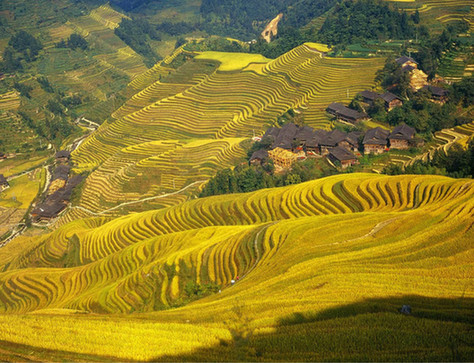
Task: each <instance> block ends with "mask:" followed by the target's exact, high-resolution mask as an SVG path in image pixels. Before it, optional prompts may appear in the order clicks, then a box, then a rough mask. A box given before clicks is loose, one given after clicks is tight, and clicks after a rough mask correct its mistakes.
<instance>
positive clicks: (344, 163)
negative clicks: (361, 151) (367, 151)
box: [328, 146, 358, 169]
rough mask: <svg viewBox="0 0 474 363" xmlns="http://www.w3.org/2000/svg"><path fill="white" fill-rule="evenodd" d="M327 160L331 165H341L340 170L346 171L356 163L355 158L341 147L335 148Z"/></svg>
mask: <svg viewBox="0 0 474 363" xmlns="http://www.w3.org/2000/svg"><path fill="white" fill-rule="evenodd" d="M328 159H329V160H331V161H332V162H333V163H336V164H339V163H340V164H341V168H342V169H346V168H348V167H350V166H352V165H355V164H357V163H358V160H357V157H356V156H355V155H354V154H353V153H351V152H350V151H348V150H346V149H345V148H343V147H340V146H338V147H335V148H333V149H331V151H330V152H329V154H328Z"/></svg>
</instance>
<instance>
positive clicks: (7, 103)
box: [0, 91, 20, 113]
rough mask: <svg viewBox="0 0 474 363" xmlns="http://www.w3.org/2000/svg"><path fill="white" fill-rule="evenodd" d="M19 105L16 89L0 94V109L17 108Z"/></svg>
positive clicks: (18, 95)
mask: <svg viewBox="0 0 474 363" xmlns="http://www.w3.org/2000/svg"><path fill="white" fill-rule="evenodd" d="M18 107H20V94H19V93H18V92H16V91H11V92H7V93H3V94H0V111H2V113H3V112H4V111H11V110H17V109H18Z"/></svg>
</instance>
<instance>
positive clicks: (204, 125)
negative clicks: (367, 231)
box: [73, 43, 382, 216]
mask: <svg viewBox="0 0 474 363" xmlns="http://www.w3.org/2000/svg"><path fill="white" fill-rule="evenodd" d="M315 47H316V45H313V44H311V43H308V44H305V45H302V46H300V47H298V48H295V49H294V50H292V51H291V52H289V53H287V54H284V55H283V56H281V57H279V58H277V59H275V60H273V61H269V60H265V61H264V63H252V62H253V60H254V58H255V56H254V55H246V54H242V53H239V54H236V55H235V56H234V57H239V58H241V59H240V61H239V62H238V63H237V64H241V65H240V67H241V69H237V70H233V71H222V70H221V69H219V68H218V69H217V70H213V67H212V64H213V63H209V62H211V60H206V53H203V54H201V55H199V57H196V58H199V59H194V60H190V61H188V63H186V64H185V65H183V66H182V67H180V68H178V70H177V71H173V69H171V68H169V64H170V63H172V61H173V58H174V57H176V56H177V54H179V53H180V52H183V51H182V49H179V50H178V51H177V52H176V53H175V55H173V56H172V57H170V58H169V59H165V60H164V61H163V62H162V63H161V64H160V65H157V66H155V67H154V68H153V69H151V70H149V71H148V72H146V73H145V74H144V75H143V76H140V77H137V78H136V80H134V81H133V82H132V83H131V84H130V89H135V90H136V91H138V92H137V93H135V95H133V96H132V97H131V98H130V99H129V100H128V101H127V102H125V104H124V105H123V106H122V107H121V108H120V109H119V110H117V111H116V112H115V113H114V117H116V119H115V120H113V121H112V122H107V123H105V124H104V125H102V126H101V127H100V128H99V130H98V131H97V132H96V133H95V134H94V135H93V136H92V137H90V138H89V139H87V140H86V141H85V142H84V143H82V144H81V145H80V147H79V148H78V149H77V150H76V151H75V152H74V154H73V161H74V163H75V165H76V170H77V171H84V170H91V169H95V168H97V170H95V171H94V172H93V173H92V174H91V175H90V176H89V178H88V179H87V182H86V184H85V188H84V192H83V195H82V199H81V202H80V206H81V207H84V208H86V209H88V210H90V211H91V212H93V213H98V212H102V211H104V210H106V209H108V208H111V207H113V206H114V205H117V204H119V203H122V202H124V201H126V200H136V199H138V198H139V195H138V194H135V195H133V194H132V193H133V192H136V191H138V189H137V188H138V181H139V180H141V179H142V178H141V177H140V175H153V172H152V168H155V167H156V166H157V165H158V164H160V163H161V164H160V165H162V167H160V169H159V173H160V174H161V179H160V178H156V179H154V180H151V181H150V183H148V184H147V183H145V184H144V183H140V188H142V189H140V193H141V194H144V195H146V196H152V195H159V193H167V192H170V191H176V190H179V189H181V188H183V187H185V186H186V185H188V184H189V183H190V181H192V180H197V178H196V177H195V178H194V179H190V180H187V177H186V175H190V176H191V175H193V173H189V174H188V171H185V170H187V169H186V168H189V166H187V163H188V161H186V159H187V156H186V155H190V154H191V153H192V154H193V158H192V159H193V165H204V164H206V163H208V161H209V158H210V157H211V156H212V155H216V154H215V153H216V152H215V151H213V146H212V145H216V146H217V144H219V143H217V141H218V140H221V141H223V142H224V143H226V142H228V141H225V140H228V139H229V138H236V137H241V138H242V137H245V138H249V137H250V136H252V134H253V133H254V132H256V133H262V132H263V130H264V128H265V125H268V124H271V123H273V122H275V121H276V118H277V117H278V116H279V115H281V114H282V113H284V112H286V111H287V110H288V109H289V108H297V107H300V106H303V107H305V108H306V111H305V112H306V116H305V122H306V123H307V124H308V125H310V126H313V127H323V128H325V127H328V126H329V124H330V123H329V119H328V118H327V116H326V114H325V111H324V110H325V108H326V107H327V105H328V104H329V103H331V102H333V101H347V99H348V97H349V98H350V97H352V96H353V95H354V94H355V93H356V92H357V91H360V90H362V89H365V88H366V87H368V86H370V85H371V84H372V83H373V79H374V75H375V72H376V70H377V69H379V68H380V67H381V63H382V60H381V59H377V58H376V59H334V58H327V57H323V56H322V55H321V53H320V52H319V51H317V50H316V49H315ZM185 54H186V53H185ZM187 56H188V57H189V56H191V55H187ZM209 57H211V56H210V55H209ZM216 57H217V59H219V53H213V54H212V59H213V60H214V59H216ZM222 58H223V59H228V58H227V55H226V54H225V53H223V54H222ZM167 67H168V68H167ZM242 67H243V68H242ZM206 69H207V70H208V71H203V70H206ZM355 75H357V77H356V76H355ZM160 78H161V81H160ZM196 139H199V140H201V145H202V147H201V148H200V149H199V151H197V150H196V151H191V149H190V150H189V151H188V150H186V148H187V147H189V148H190V147H191V146H192V145H193V144H191V143H189V144H187V146H186V147H184V148H183V149H181V150H182V151H180V150H178V149H179V148H180V147H181V146H179V144H178V143H177V141H176V140H196ZM234 140H235V139H234ZM187 142H188V141H186V143H187ZM181 143H183V141H181ZM158 144H159V145H161V146H159V147H158ZM220 144H221V145H224V144H223V143H220ZM151 145H156V147H155V146H154V147H150V146H151ZM157 147H158V148H157ZM220 147H223V146H220ZM177 148H178V149H177ZM219 153H221V154H220V155H222V156H219V154H217V156H216V157H217V160H219V164H218V165H214V166H213V167H212V168H210V169H209V166H208V171H204V170H203V172H199V173H198V174H196V176H197V175H199V178H200V179H199V180H206V179H207V178H208V177H209V176H210V175H212V174H211V172H212V173H213V172H215V170H216V169H218V168H222V167H225V166H228V165H232V163H234V165H235V162H234V161H235V160H236V159H237V158H239V157H241V156H242V155H243V152H242V149H241V148H239V147H238V145H237V144H235V143H234V146H232V147H230V146H225V147H224V149H223V150H222V151H220V152H219ZM132 154H133V155H132ZM211 159H212V158H211ZM160 160H163V161H160ZM172 160H173V161H174V162H171V163H170V161H172ZM119 161H120V162H119ZM163 163H165V164H166V165H165V164H163ZM167 165H168V166H167ZM170 167H172V168H171V169H170ZM155 170H157V169H155ZM178 173H179V174H180V175H181V176H180V177H178V176H177V174H178ZM143 188H145V189H143ZM125 190H127V191H129V192H131V193H130V194H128V195H127V194H126V193H121V195H119V192H121V191H125ZM98 192H100V193H98ZM98 195H100V197H97V196H98ZM84 215H85V216H86V215H87V214H84ZM91 215H92V214H91V213H89V216H91Z"/></svg>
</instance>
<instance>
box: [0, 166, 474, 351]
mask: <svg viewBox="0 0 474 363" xmlns="http://www.w3.org/2000/svg"><path fill="white" fill-rule="evenodd" d="M473 193H474V188H473V186H472V181H470V180H454V179H449V178H444V177H433V176H400V177H388V176H373V175H368V174H367V175H366V174H352V175H339V176H335V177H330V178H326V179H322V180H317V181H312V182H308V183H303V184H299V185H295V186H291V187H285V188H276V189H268V190H261V191H257V192H253V193H249V194H241V195H226V196H219V197H210V198H205V199H200V200H195V201H190V202H187V203H184V204H182V205H180V206H176V207H172V208H169V209H165V210H159V211H150V212H145V213H139V214H132V215H128V216H125V217H121V218H119V219H116V220H113V221H110V222H108V223H106V221H105V220H104V219H103V218H102V219H98V218H96V219H90V220H83V221H77V222H72V223H70V224H68V225H66V226H64V227H62V228H60V229H58V230H57V231H55V232H54V233H53V234H50V235H47V236H44V237H43V238H42V239H41V240H38V239H29V240H27V239H25V238H23V240H20V241H17V242H16V243H19V244H20V245H21V246H23V250H22V251H21V252H15V249H17V250H18V248H17V247H15V246H14V244H11V245H7V246H6V247H5V248H3V249H2V250H0V253H1V255H0V261H1V264H2V265H3V271H4V272H2V273H1V274H0V300H1V306H0V308H1V309H2V312H3V313H8V314H11V313H22V314H23V313H26V312H36V315H34V318H33V316H30V317H28V315H25V316H23V315H13V316H11V315H0V320H1V321H3V322H4V323H5V324H7V325H8V330H2V333H0V340H5V341H9V342H10V343H16V344H25V343H26V342H28V345H30V346H31V347H30V348H31V349H32V351H33V352H34V351H35V349H38V348H41V349H52V350H53V351H54V350H56V351H57V352H56V353H53V352H50V354H52V355H49V356H48V355H47V357H48V359H49V358H51V357H55V354H66V353H67V352H69V353H67V354H66V356H67V357H69V358H68V359H70V358H71V357H72V356H74V355H73V353H74V352H75V353H84V354H100V355H101V356H112V357H116V358H118V359H127V360H128V359H152V358H153V359H155V358H157V357H160V356H163V355H166V354H171V355H168V358H167V359H173V360H174V359H186V358H185V357H186V355H187V354H190V355H189V356H188V358H187V359H191V360H196V359H198V360H201V359H214V360H216V359H217V360H227V359H232V357H234V358H235V356H233V354H236V352H240V353H242V351H240V350H239V349H240V348H239V349H234V348H235V347H236V346H234V345H233V344H234V343H235V341H234V343H232V338H231V336H229V334H234V333H232V332H235V331H234V330H235V329H243V330H244V332H245V331H246V332H247V333H248V334H250V332H251V334H250V337H249V338H248V340H245V347H246V348H245V349H244V351H243V353H242V354H244V356H245V357H246V359H251V358H252V357H253V359H259V357H260V358H266V359H283V360H287V359H298V360H302V359H304V360H312V359H336V357H337V356H338V355H334V354H337V352H336V351H331V350H330V349H328V348H323V346H321V349H320V351H319V353H315V351H314V349H315V348H314V346H313V345H312V344H313V343H311V344H310V341H311V339H316V341H318V343H317V344H318V346H319V344H323V345H324V342H325V341H326V340H325V338H323V337H322V336H320V333H321V329H324V331H325V329H330V330H331V329H336V330H334V331H333V330H331V333H329V334H330V335H329V336H332V337H333V338H334V339H336V340H335V341H334V342H333V343H331V344H336V345H337V344H345V343H344V342H347V339H353V342H361V344H362V340H364V339H366V338H367V339H369V340H368V341H365V342H364V343H363V344H365V345H366V347H369V348H368V349H369V350H368V351H367V352H365V351H364V350H363V349H362V348H361V347H354V348H353V350H352V351H348V350H346V348H341V349H340V354H347V355H346V357H347V359H351V360H352V359H362V360H366V359H369V357H372V358H371V359H373V358H375V359H377V360H380V359H382V358H383V359H385V358H384V357H387V359H388V357H392V358H393V357H396V359H402V358H403V357H405V359H408V360H412V359H413V360H425V359H426V360H430V359H431V360H432V359H438V358H439V357H448V359H449V357H450V355H451V351H450V348H449V345H448V344H447V343H446V344H445V343H444V342H445V341H446V340H445V339H448V340H449V334H451V333H449V331H450V329H451V330H452V329H454V331H456V337H459V339H464V340H465V339H467V335H466V334H468V333H467V330H466V329H468V326H469V324H470V323H472V319H471V318H472V316H471V318H469V316H470V314H469V313H467V311H468V310H469V309H472V307H473V299H472V298H473V292H472V288H471V284H472V272H473V266H472V258H473V252H474V251H473V249H472V243H471V241H472V239H473V237H474V236H473V228H472V225H473V214H474V204H473V203H474V198H473ZM395 232H396V233H395ZM237 277H239V279H238V281H237V283H236V284H235V285H234V286H233V285H232V284H231V280H232V279H234V280H235V279H237ZM208 283H211V284H215V285H213V286H216V289H221V290H222V293H212V294H211V295H210V296H208V297H206V298H204V299H200V300H197V301H195V302H193V303H189V302H191V301H192V300H193V296H196V297H197V296H198V295H195V294H194V293H193V291H196V290H195V289H198V290H199V289H203V288H204V286H208V285H207V284H208ZM217 286H218V287H217ZM193 289H194V290H193ZM213 291H217V290H213ZM243 302H245V303H243ZM182 304H186V305H184V306H183V307H180V308H176V309H171V310H166V311H163V312H156V313H153V314H151V315H150V312H152V311H155V310H160V309H163V308H165V307H167V306H174V307H179V306H180V305H182ZM242 304H243V305H244V306H241V305H242ZM402 304H410V305H412V307H413V309H414V316H413V317H406V318H404V317H403V316H400V315H397V313H396V309H397V308H400V307H401V305H402ZM345 306H347V308H345ZM45 309H46V310H45ZM57 309H69V310H57ZM70 309H72V311H76V312H89V313H92V312H95V313H132V312H135V313H137V312H143V313H147V312H148V314H144V315H143V314H142V315H136V317H141V318H140V320H134V318H133V316H135V315H124V316H111V317H110V318H108V319H110V320H107V321H106V320H104V319H102V318H99V317H98V316H97V315H95V314H91V315H84V316H77V315H66V316H63V317H61V316H56V317H54V319H56V320H57V321H61V327H59V330H60V331H61V334H59V335H60V336H61V337H62V338H61V339H59V340H55V339H51V340H48V339H44V340H43V339H42V340H40V341H38V342H35V343H34V344H33V343H31V340H30V341H28V338H27V334H30V333H31V334H33V332H35V333H34V334H39V333H40V331H41V332H43V331H44V330H45V329H43V328H41V327H40V326H42V324H43V323H40V322H43V321H44V318H43V314H52V315H53V316H55V315H57V314H59V313H61V311H63V312H64V313H67V312H68V311H71V310H70ZM197 312H199V313H197ZM466 314H467V315H466ZM48 316H49V315H48ZM143 319H144V320H143ZM374 319H375V320H374ZM403 319H406V322H403ZM420 319H421V320H420ZM151 321H153V324H156V323H159V322H161V323H165V322H166V323H177V324H179V327H177V328H176V329H175V330H173V333H172V336H173V341H174V343H173V344H171V345H170V346H168V345H166V346H162V345H160V343H158V342H163V339H165V340H166V339H168V338H166V337H167V336H169V334H168V333H166V331H167V329H169V328H166V327H165V326H162V325H160V324H157V325H154V328H153V331H154V333H153V335H152V337H148V338H146V339H151V341H150V343H151V342H152V341H153V342H155V343H156V344H155V343H154V348H152V349H150V350H147V351H139V348H138V347H139V345H140V344H141V343H143V339H145V338H137V337H136V336H135V335H136V334H138V331H139V330H140V329H143V328H144V325H143V324H148V323H146V322H151ZM417 321H419V322H418V323H417ZM421 321H423V323H421ZM456 321H457V323H454V322H456ZM34 322H37V323H36V324H38V323H39V324H40V325H39V326H37V325H36V327H35V323H34ZM112 322H113V323H114V324H118V325H117V326H120V327H121V328H120V329H119V330H121V329H123V328H124V327H125V326H127V327H130V328H129V329H131V331H132V333H131V334H132V335H133V337H134V338H133V339H131V340H130V341H129V342H128V343H127V346H126V348H123V349H117V347H118V346H119V345H120V344H121V343H120V342H121V341H122V340H121V339H124V338H125V337H122V335H121V334H122V333H119V330H117V332H116V333H114V332H112V333H111V334H108V336H109V337H111V336H116V339H117V340H116V339H115V338H114V339H112V341H107V342H105V340H104V338H98V339H97V340H95V339H91V340H90V341H89V340H87V341H84V340H83V339H80V340H79V341H80V343H79V341H78V342H70V343H67V341H66V339H67V338H65V337H63V334H65V336H67V335H69V334H71V333H70V332H69V333H68V331H69V330H68V329H70V328H68V326H70V324H77V325H74V326H77V328H76V329H77V331H82V329H87V330H88V336H89V337H90V336H95V334H98V333H99V332H101V331H102V330H103V329H108V328H107V326H108V325H109V324H112ZM183 322H187V323H186V324H184V325H182V324H183ZM224 322H225V323H224ZM382 322H383V323H382ZM469 322H470V323H469ZM346 324H347V325H346ZM374 324H377V325H379V324H382V326H386V328H381V330H378V328H377V329H375V328H373V329H374V330H367V331H366V333H364V334H366V335H364V336H365V337H366V338H363V337H362V336H358V335H357V334H359V333H360V331H361V330H360V329H364V328H363V326H374V327H375V325H374ZM387 324H388V325H387ZM390 324H394V325H393V326H391V327H390ZM420 324H421V325H420ZM453 324H454V325H453ZM456 324H457V325H456ZM25 325H26V327H27V328H25ZM344 325H346V327H345V328H344V327H343V326H344ZM401 325H403V326H404V328H403V332H404V333H403V334H408V336H409V338H401V336H403V334H402V332H400V331H398V332H397V328H396V326H401ZM138 326H141V327H138ZM171 326H172V325H171ZM331 326H333V328H330V327H331ZM87 327H89V328H87ZM203 327H206V329H207V328H209V329H210V330H209V331H207V330H203V329H202V328H203ZM302 327H304V329H305V330H304V331H305V332H306V333H305V334H307V335H308V338H305V339H303V338H302V337H301V336H300V334H301V331H300V329H301V328H302ZM350 327H351V328H350ZM90 329H92V330H90ZM127 329H128V328H127ZM137 329H138V330H137ZM345 329H351V331H352V333H348V331H347V330H345ZM47 330H48V329H47V328H46V332H45V334H49V333H48V332H47ZM434 331H436V334H439V335H437V338H436V339H434V340H428V341H427V340H426V337H428V336H431V335H432V334H433V332H434ZM28 332H29V333H28ZM318 332H319V333H318ZM344 332H346V333H347V334H349V335H348V336H347V335H346V338H344V334H345V333H344ZM358 332H359V333H358ZM415 332H416V333H415ZM247 333H245V334H247ZM56 334H57V332H56ZM89 334H91V335H89ZM189 334H191V335H192V336H194V337H195V338H193V339H192V341H190V340H189ZM367 334H368V335H367ZM374 334H375V335H378V336H379V338H377V339H382V340H383V339H388V340H387V341H386V342H385V343H384V344H381V345H380V346H377V345H373V344H371V343H370V342H369V341H370V339H371V338H369V337H370V336H374ZM401 334H402V335H401ZM204 336H206V337H207V338H204ZM311 337H312V338H311ZM348 337H350V338H348ZM397 337H398V338H397ZM234 338H235V337H234ZM88 339H89V338H88ZM219 339H222V340H223V341H224V342H226V341H228V343H225V344H224V343H223V344H222V345H219V343H218V341H219ZM307 339H310V340H307ZM321 339H322V340H321ZM394 339H401V341H403V342H404V343H403V344H405V345H403V346H399V345H398V344H397V343H396V340H394ZM407 339H408V340H407ZM456 339H457V338H456ZM464 340H463V341H464ZM283 341H284V342H285V343H284V344H283ZM290 341H291V342H292V343H290ZM420 342H423V344H424V345H423V348H419V347H418V348H419V349H417V350H413V349H414V347H415V346H416V345H417V344H421V343H420ZM157 344H158V345H157ZM235 344H237V343H235ZM308 344H309V345H308ZM351 344H355V343H351ZM7 346H8V345H7ZM13 346H14V345H13ZM342 346H344V345H342ZM35 347H36V348H35ZM249 347H253V348H252V349H253V350H252V349H250V350H248V349H247V348H249ZM237 348H238V347H237ZM458 348H459V349H458V353H459V354H460V357H461V358H462V359H469V357H472V355H470V354H472V348H471V350H469V349H468V350H466V349H467V347H465V346H463V345H462V343H459V347H458ZM19 349H21V345H20V348H19ZM195 349H198V350H195ZM318 349H319V348H318ZM58 350H60V351H61V352H62V353H61V352H58ZM256 350H257V351H259V352H260V353H259V354H262V355H261V356H258V355H257V356H256V355H255V354H256ZM193 351H194V353H192V352H193ZM305 351H307V352H308V354H310V355H305V353H304V352H305ZM42 352H43V354H44V352H45V350H42ZM252 352H253V353H252ZM292 352H293V353H292ZM469 352H470V353H469ZM240 353H239V354H240ZM68 354H69V355H68ZM71 354H72V355H71ZM176 354H180V355H181V354H185V356H180V355H178V356H176ZM249 354H250V355H249ZM252 354H253V355H252ZM293 354H296V355H293ZM311 354H316V355H314V356H313V355H311ZM318 354H320V355H318ZM361 354H362V355H361ZM364 354H366V355H364ZM374 354H375V355H374ZM377 354H382V355H377ZM311 357H313V358H311ZM317 357H319V358H317ZM461 358H460V359H461ZM163 359H165V358H163Z"/></svg>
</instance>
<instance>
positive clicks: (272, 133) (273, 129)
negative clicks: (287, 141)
mask: <svg viewBox="0 0 474 363" xmlns="http://www.w3.org/2000/svg"><path fill="white" fill-rule="evenodd" d="M279 133H280V129H279V128H277V127H270V128H269V129H268V130H267V131H265V134H263V137H262V139H263V138H264V137H273V139H276V137H277V136H278V134H279Z"/></svg>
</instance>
